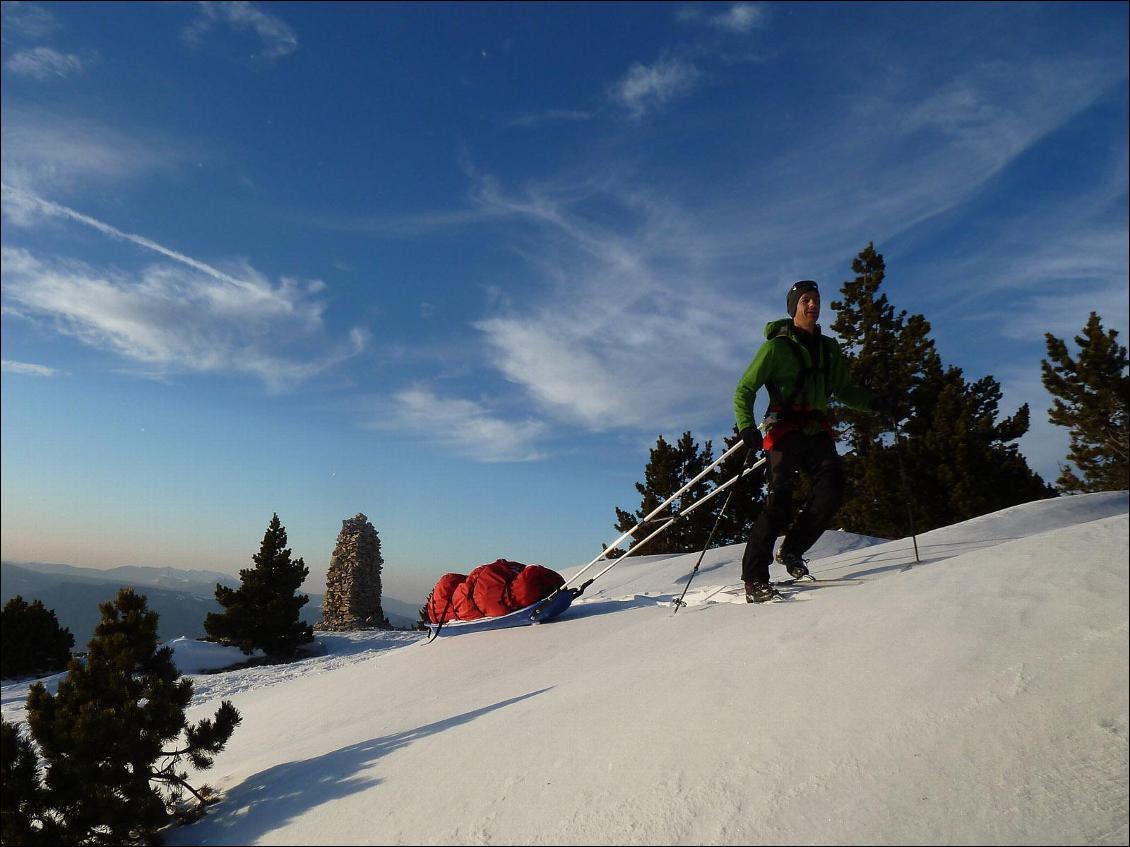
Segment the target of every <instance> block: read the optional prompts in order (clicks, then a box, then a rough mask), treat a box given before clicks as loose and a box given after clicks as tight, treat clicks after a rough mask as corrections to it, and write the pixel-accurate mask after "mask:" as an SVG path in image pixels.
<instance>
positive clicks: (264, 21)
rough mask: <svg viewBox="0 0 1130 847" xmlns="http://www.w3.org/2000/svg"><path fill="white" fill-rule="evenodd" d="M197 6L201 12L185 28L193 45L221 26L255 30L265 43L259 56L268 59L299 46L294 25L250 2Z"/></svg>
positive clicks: (186, 34)
mask: <svg viewBox="0 0 1130 847" xmlns="http://www.w3.org/2000/svg"><path fill="white" fill-rule="evenodd" d="M196 5H197V8H198V10H199V13H200V14H199V16H198V17H197V19H196V20H195V21H193V22H192V23H191V24H190V25H189V26H188V27H187V28H186V29H185V30H184V37H185V39H186V40H187V41H188V42H189V43H190V44H200V43H201V42H202V41H203V39H204V37H205V35H206V34H207V33H208V32H209V31H211V30H212V29H213V27H215V26H216V25H221V26H226V27H230V28H231V29H234V30H249V31H251V32H253V33H254V34H255V35H256V36H258V38H259V40H260V42H261V43H262V50H261V51H260V53H259V56H260V57H262V58H265V59H279V58H282V57H283V56H288V55H290V54H291V53H293V52H294V51H295V50H297V49H298V36H297V35H296V34H295V32H294V30H293V29H292V28H291V26H290V24H288V23H287V22H286V21H284V20H283V19H282V18H280V17H278V16H277V15H272V14H271V13H269V12H264V11H262V10H260V9H258V8H256V7H255V6H253V5H252V4H251V3H249V2H200V3H197V4H196Z"/></svg>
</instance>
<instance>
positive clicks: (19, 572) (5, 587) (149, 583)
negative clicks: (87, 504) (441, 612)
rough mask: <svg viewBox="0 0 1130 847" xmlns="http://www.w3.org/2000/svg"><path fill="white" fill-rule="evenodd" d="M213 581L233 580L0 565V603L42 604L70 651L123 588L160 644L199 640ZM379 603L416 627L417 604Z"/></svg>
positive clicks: (307, 617)
mask: <svg viewBox="0 0 1130 847" xmlns="http://www.w3.org/2000/svg"><path fill="white" fill-rule="evenodd" d="M216 583H220V584H221V585H226V586H228V587H231V588H235V587H238V586H239V579H238V578H237V577H233V576H231V575H230V574H225V573H220V572H218V571H208V570H187V569H185V570H181V569H179V568H169V567H145V566H139V565H123V566H121V567H116V568H108V569H106V570H100V569H98V568H83V567H78V566H76V565H63V564H57V563H51V562H14V561H4V562H0V602H3V603H7V602H8V600H10V599H11V598H12V597H15V596H16V595H17V594H18V595H20V596H21V597H23V598H24V599H25V600H27V601H28V602H31V601H33V600H40V601H42V602H43V605H44V606H46V607H47V608H48V609H52V610H53V611H54V612H55V615H56V617H58V619H59V623H60V625H61V626H64V627H66V628H67V629H69V630H70V631H71V633H72V634H73V635H74V637H75V650H76V651H81V650H83V649H84V648H85V647H86V643H87V642H88V641H89V640H90V638H91V637H92V636H93V635H94V628H95V627H96V626H97V625H98V620H99V612H98V604H99V603H104V602H106V601H107V600H112V599H113V598H114V597H115V596H116V595H117V593H118V589H119V588H121V587H124V586H132V587H133V588H135V589H137V590H138V592H139V593H143V594H145V596H146V598H147V600H148V603H149V608H150V609H152V610H153V611H155V612H157V614H158V615H159V620H158V622H157V628H158V637H159V638H160V639H161V640H162V641H168V640H171V639H173V638H179V637H180V636H182V635H183V636H188V637H190V638H199V637H201V636H202V635H203V634H204V618H205V616H207V614H208V613H209V612H219V611H221V609H220V604H219V603H217V602H216V598H215V593H216ZM304 593H306V594H308V596H309V597H310V601H309V602H308V603H307V604H306V605H305V606H303V607H302V612H301V615H302V619H303V620H304V621H306V622H308V623H316V622H317V621H319V620H320V619H321V617H322V595H321V594H311V593H309V592H304ZM381 602H382V607H383V609H384V612H385V615H386V617H388V619H389V622H390V623H392V625H393V626H399V627H411V626H412V625H414V624H415V623H416V620H417V618H418V613H419V607H418V606H413V605H412V604H410V603H404V602H402V601H400V600H396V599H395V598H392V597H383V598H382V601H381Z"/></svg>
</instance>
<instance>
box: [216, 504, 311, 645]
mask: <svg viewBox="0 0 1130 847" xmlns="http://www.w3.org/2000/svg"><path fill="white" fill-rule="evenodd" d="M251 560H252V561H253V562H254V563H255V567H253V568H245V569H243V570H241V571H240V572H239V580H240V585H239V588H234V589H233V588H228V587H227V586H224V585H219V584H217V585H216V601H217V602H218V603H219V604H220V605H221V606H223V607H224V611H223V612H218V613H217V612H211V613H209V614H208V616H207V617H205V619H204V631H205V632H206V633H207V634H208V637H209V638H212V639H215V640H216V641H219V642H221V643H225V644H235V645H237V646H238V647H239V648H240V649H241V650H243V652H244V653H248V654H250V653H251V652H252V651H253V650H256V649H261V650H263V652H265V653H266V654H267V655H268V656H270V657H282V658H289V657H292V656H294V655H295V653H296V652H297V651H298V647H299V645H300V644H305V643H308V642H310V641H312V640H313V639H314V632H313V628H312V627H311V626H310V625H308V624H305V623H303V622H302V620H301V618H300V610H301V609H302V607H303V606H304V605H305V604H306V602H307V601H308V600H309V599H310V598H309V597H308V596H307V595H305V594H297V595H296V594H295V592H296V591H297V590H298V589H299V588H300V587H301V586H302V583H303V582H304V581H305V580H306V577H307V575H308V574H309V573H310V571H309V570H308V569H307V567H306V563H305V562H304V561H303V560H302V559H301V558H299V559H298V560H297V561H294V562H292V561H291V558H290V549H289V548H288V547H287V546H286V528H285V527H284V526H282V524H281V523H280V522H279V516H278V515H277V514H276V515H274V516H273V517H272V518H271V523H270V525H269V526H268V527H267V531H266V533H265V534H264V535H263V542H262V545H261V546H260V548H259V552H258V553H257V554H255V555H254V556H252V557H251Z"/></svg>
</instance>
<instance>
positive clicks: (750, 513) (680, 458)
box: [608, 432, 761, 559]
mask: <svg viewBox="0 0 1130 847" xmlns="http://www.w3.org/2000/svg"><path fill="white" fill-rule="evenodd" d="M736 442H737V434H736V433H735V434H734V435H733V436H732V437H731V438H729V439H727V449H729V448H730V447H732V446H733V445H734V444H735V443H736ZM739 454H740V451H739ZM739 454H735V455H734V456H732V457H730V458H729V459H727V460H726V461H725V462H723V463H722V464H721V465H720V466H719V467H718V468H717V469H716V470H715V471H714V472H713V473H711V474H708V475H707V476H706V477H704V478H703V479H702V480H701V481H699V482H697V483H696V484H695V485H693V486H692V487H691V488H689V489H687V491H685V492H684V493H683V494H681V495H680V496H679V497H678V498H676V499H675V500H674V501H673V502H672V503H671V504H670V505H668V506H667V507H666V508H665V509H664V510H663V511H662V512H660V514H659V515H657V516H656V517H655V518H652V519H651V520H650V521H648V522H647V523H646V524H645V525H644V526H642V527H641V528H640V529H639V530H638V531H637V532H636V533H635V535H634V536H633V538H632V540H631V542H630V547H629V549H631V548H634V547H635V546H636V545H637V544H638V543H639V542H640V541H641V540H643V539H645V538H647V537H648V536H649V535H650V534H651V533H652V532H654V531H655V530H657V529H659V528H660V527H661V526H663V524H664V523H665V522H666V521H668V520H669V519H670V518H671V517H673V516H674V515H675V514H678V513H679V512H682V511H686V510H687V509H689V508H690V507H691V506H693V505H694V504H695V503H697V502H698V501H699V500H701V499H702V498H703V497H705V496H706V495H707V494H709V493H710V492H711V491H712V490H713V489H714V487H715V486H716V485H719V484H720V483H721V482H723V481H725V480H728V479H730V478H731V477H733V476H734V475H736V474H737V473H738V472H739V471H740V469H741V466H742V462H743V460H744V456H742V455H739ZM713 462H714V448H713V445H712V444H711V442H710V441H707V442H706V443H705V445H704V446H703V447H701V448H700V447H699V446H698V444H697V442H696V441H695V440H694V437H693V436H692V435H691V433H690V432H684V433H683V435H682V437H681V438H680V439H679V441H678V442H677V443H676V444H674V445H672V444H671V443H669V442H668V441H667V440H666V439H665V438H664V437H663V436H662V435H660V436H659V438H658V439H657V440H656V444H655V447H654V448H653V449H652V450H651V453H650V457H649V460H648V463H647V465H646V466H645V467H644V481H643V482H642V483H636V490H637V491H638V492H639V493H640V497H641V500H640V507H639V509H638V510H637V511H635V512H634V513H633V512H629V511H626V510H624V509H621V508H619V507H617V508H616V518H617V522H616V524H615V525H614V528H615V529H616V530H617V531H618V532H620V533H624V532H627V531H628V530H630V529H631V528H632V527H634V526H635V525H636V524H637V523H639V522H640V521H641V520H643V519H644V518H645V517H646V516H647V515H649V514H651V513H652V512H653V511H655V509H656V508H657V507H658V506H659V504H660V503H662V502H663V501H664V500H667V499H668V498H669V497H671V496H672V495H673V494H674V493H675V492H676V491H678V490H679V489H680V488H682V487H683V486H684V485H686V484H687V483H688V482H690V481H691V480H692V479H694V478H695V477H696V476H698V475H699V474H700V473H702V471H703V470H705V469H706V468H707V467H708V466H709V465H711V464H712V463H713ZM755 473H756V472H755ZM760 479H761V478H760V476H759V475H755V474H751V475H750V477H747V480H746V484H745V485H744V486H743V487H742V489H741V490H740V491H738V492H737V493H735V495H734V497H733V498H732V499H731V501H730V507H729V509H727V512H726V515H725V516H723V519H722V521H721V522H720V523H719V527H718V531H717V532H716V533H715V535H714V538H713V540H711V544H712V545H714V546H717V545H719V544H732V543H735V542H736V541H743V540H745V537H746V536H748V534H749V530H750V528H751V526H752V522H753V518H754V517H755V516H756V513H757V504H758V503H759V500H758V492H759V490H760V484H761V483H760ZM725 501H726V495H725V494H721V495H719V496H718V497H715V498H714V499H713V500H711V501H710V503H709V504H708V505H704V506H703V507H701V508H699V509H698V510H696V511H694V512H692V513H691V514H690V515H688V516H686V517H684V518H680V519H679V520H677V521H676V522H675V523H674V524H672V525H671V526H670V527H668V528H667V529H666V530H665V531H664V532H663V533H662V534H661V535H659V536H658V537H656V538H654V539H653V540H651V541H649V542H648V543H647V546H646V547H645V548H643V553H644V554H645V555H650V554H654V553H690V552H693V551H697V550H701V549H703V547H704V546H705V545H706V543H707V539H708V538H709V536H710V531H711V529H713V527H714V524H715V521H716V520H717V518H718V514H719V512H720V511H721V509H722V506H723V504H724V503H725ZM617 555H619V554H618V553H617V552H616V551H613V552H611V553H610V554H609V555H608V558H610V559H612V558H616V557H617Z"/></svg>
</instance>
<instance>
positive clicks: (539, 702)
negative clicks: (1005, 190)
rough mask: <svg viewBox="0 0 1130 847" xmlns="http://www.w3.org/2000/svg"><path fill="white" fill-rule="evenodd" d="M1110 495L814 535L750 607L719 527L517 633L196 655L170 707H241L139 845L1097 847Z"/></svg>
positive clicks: (1115, 738) (1119, 751) (1106, 761)
mask: <svg viewBox="0 0 1130 847" xmlns="http://www.w3.org/2000/svg"><path fill="white" fill-rule="evenodd" d="M1128 505H1130V503H1128V496H1127V493H1126V492H1115V493H1105V494H1093V495H1085V496H1078V497H1068V498H1059V499H1056V500H1048V501H1042V502H1038V503H1031V504H1026V505H1023V506H1017V507H1014V508H1011V509H1007V510H1004V511H1002V512H999V513H996V514H993V515H987V516H985V517H982V518H978V519H976V520H972V521H968V522H966V523H963V524H959V525H956V526H952V527H946V528H943V529H938V530H935V531H933V532H930V533H926V534H924V535H922V536H919V538H918V545H919V550H920V554H921V558H922V562H921V564H917V565H914V566H913V567H911V568H909V569H907V570H904V568H905V566H906V565H908V564H911V563H913V561H914V556H913V548H912V545H911V542H910V540H909V539H907V540H901V541H895V542H880V543H872V542H875V541H876V540H875V539H865V538H861V537H859V536H853V535H849V534H847V533H837V532H829V533H825V535H824V537H823V538H822V539H821V540H820V542H819V543H818V545H817V547H816V548H814V549H813V551H812V553H811V554H810V556H811V558H812V563H811V566H812V568H813V571H814V572H815V573H816V574H818V575H819V576H824V577H837V578H850V579H852V580H855V581H853V582H849V583H847V584H841V585H827V586H820V587H816V588H810V589H806V590H803V591H798V592H796V594H795V599H791V600H789V601H787V602H783V603H775V604H769V605H764V606H750V605H747V604H745V603H730V602H715V601H716V600H719V599H721V598H722V597H723V596H724V595H722V594H721V593H720V591H721V589H723V588H724V587H726V586H727V585H733V586H736V585H737V584H738V580H739V567H740V565H739V563H740V558H741V552H742V551H741V547H727V548H720V549H718V550H713V551H710V552H709V553H708V554H707V555H706V557H705V558H704V560H703V564H702V568H701V569H700V572H699V573H698V575H697V576H696V577H695V579H694V582H693V584H692V586H691V587H690V589H689V591H688V592H687V596H686V599H687V602H688V607H687V608H685V609H682V610H680V611H679V612H678V613H677V614H674V615H673V614H672V608H671V606H670V600H671V598H672V597H673V596H677V595H678V593H680V592H681V591H682V590H683V587H684V584H685V580H686V577H687V574H688V573H689V572H690V570H691V568H692V567H693V565H694V561H695V559H696V558H697V556H696V555H690V556H678V557H671V558H661V557H647V558H644V559H640V560H638V561H634V560H633V559H632V558H629V559H626V560H623V561H622V562H621V563H619V564H617V566H616V567H615V568H613V569H612V570H611V571H610V572H608V573H607V574H606V575H605V576H603V577H602V578H601V579H600V580H599V581H597V582H596V583H594V584H593V585H592V586H591V588H590V589H589V590H588V591H587V592H586V593H585V595H584V596H582V597H581V598H580V599H579V600H578V601H577V602H576V603H575V604H574V606H573V607H572V608H571V609H570V610H569V611H568V612H566V614H565V615H563V616H562V617H561V618H559V619H558V620H556V621H554V622H552V623H549V624H545V625H543V626H536V627H524V628H519V629H511V630H504V631H496V632H486V633H478V634H466V635H457V636H453V637H450V638H441V639H440V640H438V641H436V642H434V643H432V644H425V643H424V641H423V640H422V638H421V637H419V636H417V635H414V634H411V633H357V634H352V635H331V634H319V638H320V639H321V640H322V641H323V642H324V643H325V645H326V654H325V655H322V656H319V657H316V658H313V659H309V660H306V661H304V662H299V663H295V664H293V665H288V666H285V667H274V668H252V669H247V670H241V671H235V672H230V673H224V674H214V675H206V676H196V677H194V681H195V684H196V695H197V696H196V699H195V700H194V706H193V709H192V712H191V714H190V719H193V720H196V719H199V718H200V717H204V716H206V715H210V714H211V713H212V712H214V711H215V708H216V707H217V705H218V701H219V700H220V699H222V698H230V699H232V700H233V701H234V702H235V705H236V706H237V708H238V709H239V710H240V712H241V713H242V715H243V719H244V722H243V725H241V726H240V727H239V728H238V729H237V730H236V732H235V734H234V736H233V737H232V740H231V741H230V743H229V744H228V747H227V749H226V750H225V751H224V752H223V753H221V754H220V755H219V757H218V758H217V761H216V766H215V767H214V768H213V770H211V771H209V772H207V773H205V774H201V775H199V776H198V777H197V779H198V781H201V782H203V781H207V782H208V783H210V784H212V785H214V786H216V787H218V788H220V789H222V790H223V791H224V792H225V795H226V796H225V798H224V800H223V801H222V802H220V803H219V804H218V805H216V806H215V807H213V808H212V810H211V811H210V812H209V814H208V816H207V817H206V818H205V819H203V820H202V821H200V822H199V823H197V824H195V825H193V826H191V827H188V828H186V829H182V830H177V831H173V832H171V833H170V834H169V838H168V842H169V843H171V844H516V843H522V844H659V843H663V844H673V843H693V844H701V843H711V844H716V843H721V844H751V843H754V844H757V843H774V844H814V843H819V844H826V843H837V844H868V843H870V844H907V843H933V844H1075V843H1082V844H1125V843H1127V838H1128V827H1127V814H1128V806H1127V796H1128V790H1127V782H1128V775H1127V713H1128V707H1127V684H1128V678H1127V677H1128V672H1127V668H1128V648H1127V644H1128V583H1127V556H1128V552H1130V551H1128V536H1130V519H1128ZM600 567H603V565H601V566H600ZM598 569H599V567H598V568H595V569H593V570H592V571H590V572H589V573H587V574H586V575H585V577H586V578H587V577H588V576H590V575H592V573H595V572H596V570H598ZM182 649H189V647H188V645H181V646H180V647H179V648H178V656H179V655H180V650H182ZM21 696H26V685H24V686H22V687H21V686H6V687H5V689H4V715H5V718H7V719H9V720H12V719H17V720H18V719H20V717H21V713H22V701H21Z"/></svg>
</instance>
